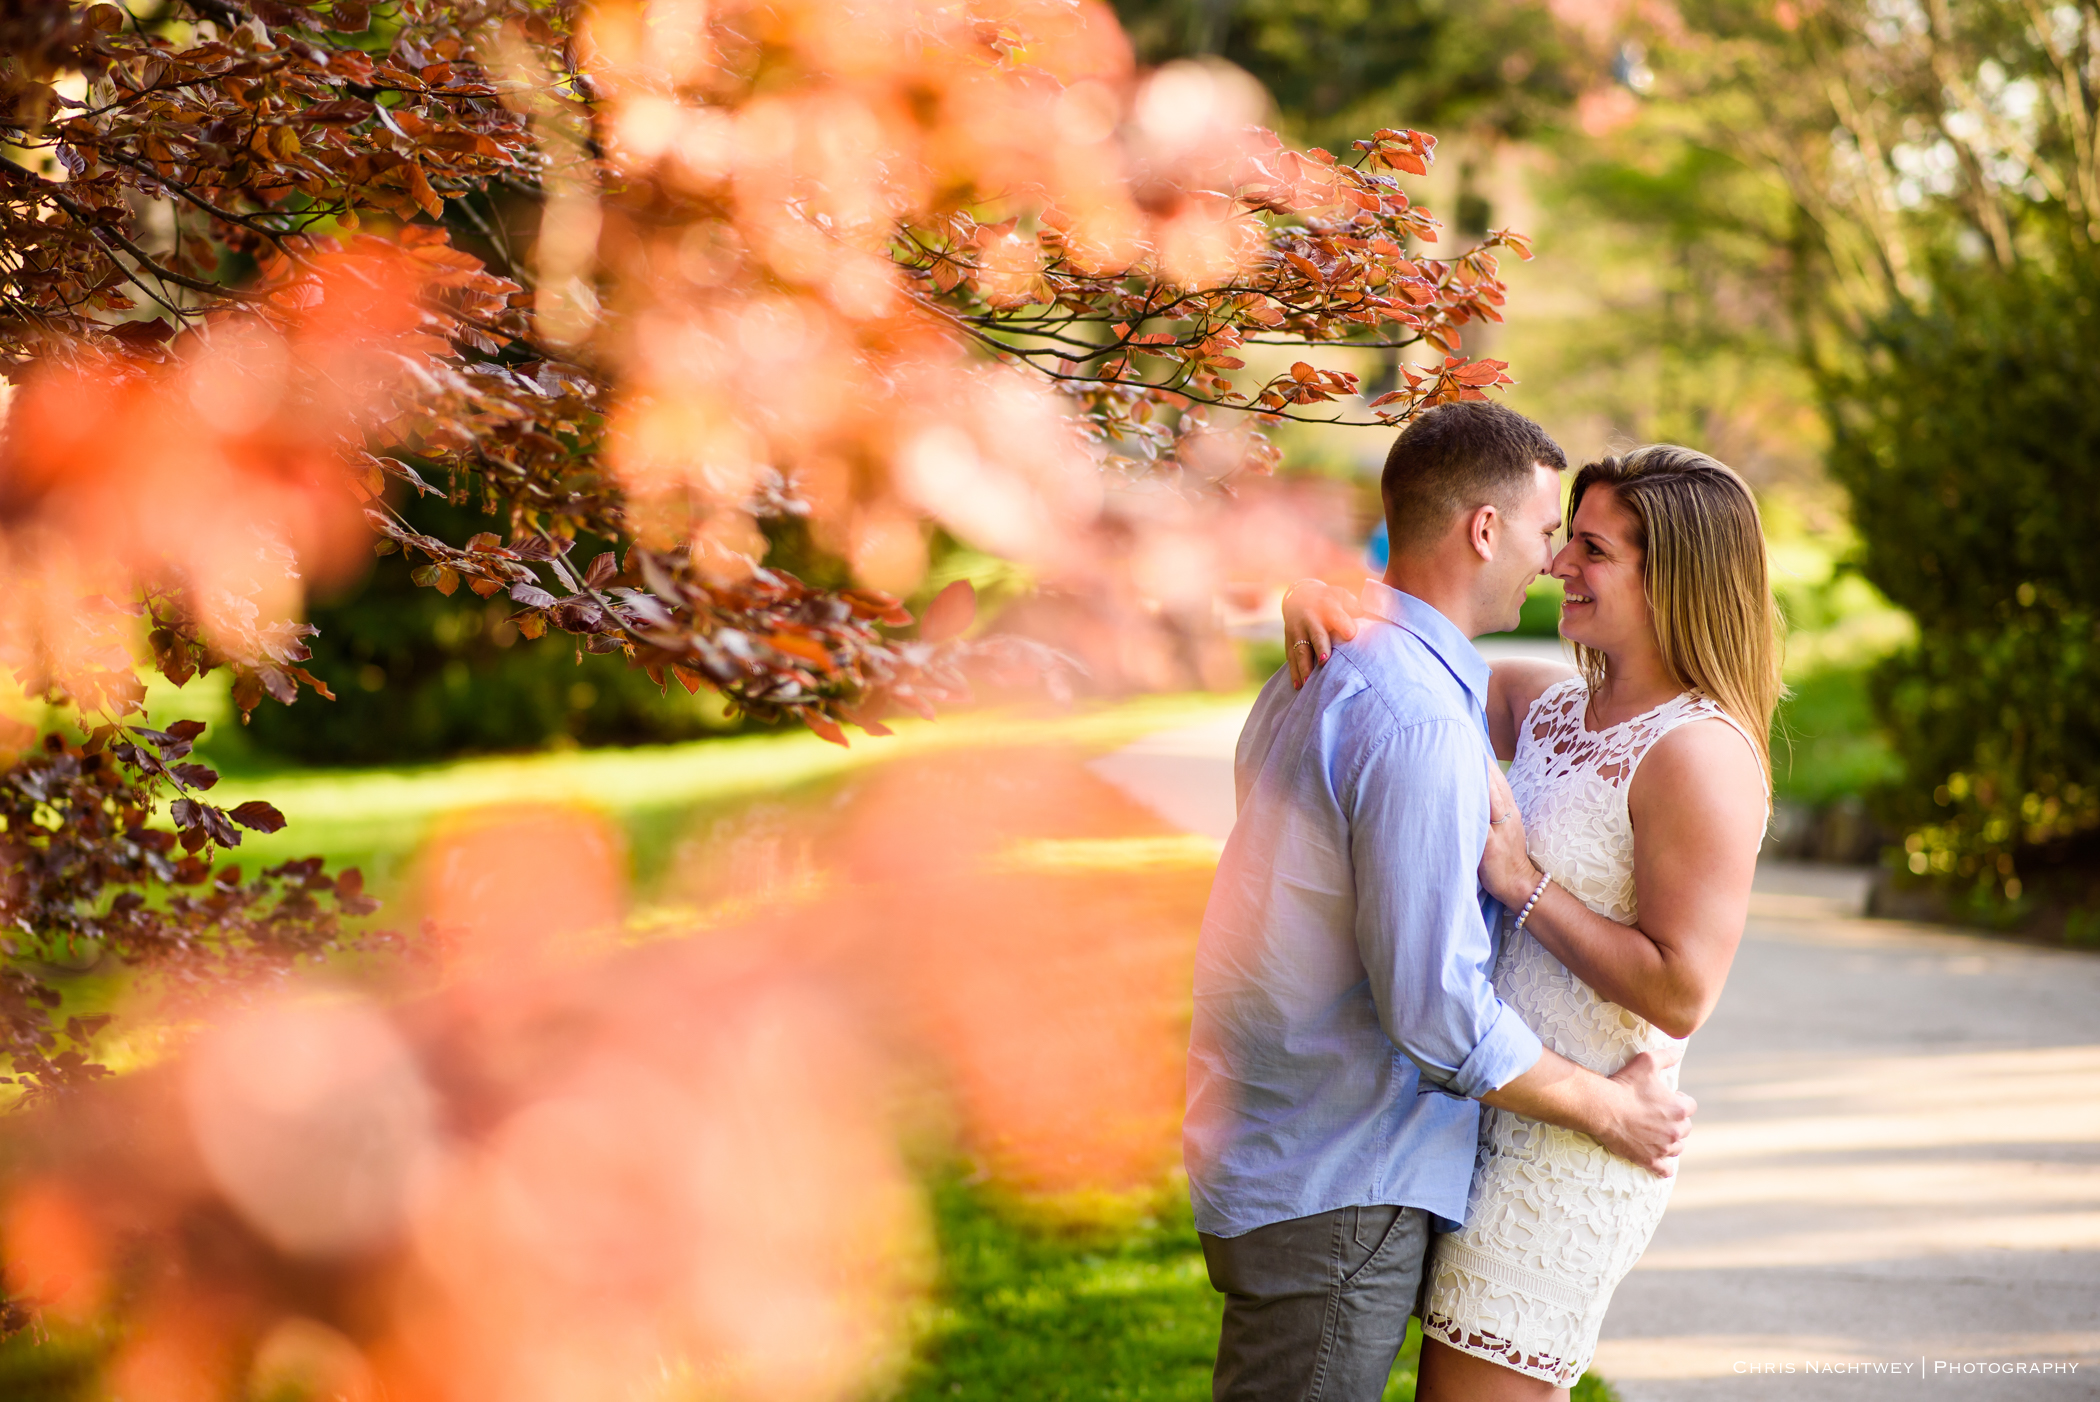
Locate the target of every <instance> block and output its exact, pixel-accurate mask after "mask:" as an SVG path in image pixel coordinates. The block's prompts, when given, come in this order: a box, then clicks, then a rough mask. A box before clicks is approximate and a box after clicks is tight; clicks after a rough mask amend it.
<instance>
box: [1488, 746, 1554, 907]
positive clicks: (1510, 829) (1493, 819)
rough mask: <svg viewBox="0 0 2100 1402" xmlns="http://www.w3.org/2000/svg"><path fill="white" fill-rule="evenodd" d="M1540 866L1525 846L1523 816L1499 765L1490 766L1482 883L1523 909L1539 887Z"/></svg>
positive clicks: (1489, 889) (1499, 898)
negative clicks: (1486, 838)
mask: <svg viewBox="0 0 2100 1402" xmlns="http://www.w3.org/2000/svg"><path fill="white" fill-rule="evenodd" d="M1540 875H1541V873H1540V871H1539V869H1538V867H1537V865H1536V864H1534V863H1533V862H1532V860H1531V853H1530V852H1529V850H1527V849H1526V847H1525V845H1524V815H1523V814H1522V813H1519V812H1518V811H1517V796H1516V795H1515V794H1513V793H1511V792H1510V790H1509V780H1508V779H1507V778H1505V777H1503V773H1502V770H1501V769H1500V768H1499V767H1497V766H1496V765H1492V764H1491V765H1489V766H1488V840H1487V850H1486V851H1484V852H1482V853H1481V854H1480V884H1481V887H1482V888H1483V889H1484V890H1486V892H1487V893H1488V894H1489V895H1491V896H1493V897H1494V898H1495V899H1496V900H1498V901H1500V902H1502V904H1504V905H1506V906H1508V907H1509V908H1510V909H1511V910H1522V909H1523V908H1524V902H1526V901H1528V900H1530V899H1531V893H1532V892H1533V891H1535V890H1537V889H1538V884H1539V876H1540Z"/></svg>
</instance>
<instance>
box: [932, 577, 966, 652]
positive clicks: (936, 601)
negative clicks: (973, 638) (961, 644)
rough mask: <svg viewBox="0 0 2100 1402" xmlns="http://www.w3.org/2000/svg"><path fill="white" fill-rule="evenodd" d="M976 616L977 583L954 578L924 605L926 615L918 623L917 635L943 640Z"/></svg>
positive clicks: (939, 641) (953, 634)
mask: <svg viewBox="0 0 2100 1402" xmlns="http://www.w3.org/2000/svg"><path fill="white" fill-rule="evenodd" d="M976 617H977V586H976V585H974V584H972V583H970V581H969V580H967V579H958V580H956V581H955V582H954V583H953V584H950V585H949V586H948V587H947V588H945V589H943V590H942V591H941V592H940V593H938V594H936V595H934V596H933V602H932V603H930V604H928V605H927V606H926V617H925V619H924V620H923V621H922V622H921V623H920V624H919V636H920V637H922V638H924V639H925V640H926V641H928V642H930V643H944V642H946V641H948V639H950V638H953V637H956V636H958V635H959V634H960V633H961V632H962V631H963V629H965V628H967V627H969V626H970V624H971V622H972V621H973V620H975V619H976Z"/></svg>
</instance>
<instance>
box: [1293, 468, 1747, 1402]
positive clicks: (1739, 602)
mask: <svg viewBox="0 0 2100 1402" xmlns="http://www.w3.org/2000/svg"><path fill="white" fill-rule="evenodd" d="M1569 507H1570V516H1571V518H1572V519H1571V524H1570V527H1569V539H1568V543H1567V545H1566V546H1565V548H1563V549H1562V550H1561V551H1560V552H1559V554H1558V555H1557V556H1556V557H1555V559H1554V561H1553V566H1552V571H1551V572H1552V574H1553V576H1554V577H1555V578H1556V579H1558V580H1560V582H1561V584H1562V587H1563V589H1564V590H1565V594H1566V602H1565V604H1564V605H1563V609H1562V615H1561V634H1562V636H1564V637H1566V638H1567V639H1568V640H1569V641H1570V642H1572V643H1574V644H1575V653H1576V659H1577V662H1578V664H1579V671H1571V670H1570V669H1569V668H1567V667H1564V666H1559V665H1557V664H1553V663H1545V662H1523V661H1516V662H1503V663H1498V664H1496V665H1495V667H1494V669H1493V677H1494V679H1493V684H1492V686H1491V687H1490V692H1489V699H1488V723H1489V731H1490V734H1491V737H1492V739H1493V741H1494V745H1495V749H1496V752H1497V754H1498V755H1499V757H1501V758H1502V759H1505V760H1509V761H1511V763H1510V768H1509V777H1508V780H1507V782H1506V783H1505V782H1504V781H1503V780H1502V778H1501V776H1500V775H1499V774H1495V775H1492V776H1491V779H1490V782H1491V784H1493V785H1494V787H1495V790H1496V801H1495V804H1494V810H1495V812H1496V813H1497V815H1498V819H1497V822H1496V824H1495V826H1494V827H1493V828H1492V829H1491V831H1490V833H1489V835H1488V844H1487V854H1486V856H1485V857H1484V858H1483V859H1482V862H1481V868H1480V879H1481V884H1482V885H1483V886H1484V887H1485V888H1486V889H1487V890H1488V891H1489V892H1490V893H1491V894H1493V895H1494V896H1495V897H1496V898H1497V899H1498V900H1500V901H1501V903H1502V904H1503V905H1504V906H1505V907H1507V908H1508V910H1509V911H1511V912H1518V911H1522V910H1524V909H1525V907H1526V906H1527V904H1528V905H1529V907H1530V909H1529V914H1528V916H1526V917H1525V919H1524V921H1523V925H1522V928H1521V929H1517V928H1513V927H1514V924H1515V920H1514V916H1510V917H1505V920H1504V924H1503V929H1502V932H1501V935H1502V938H1501V953H1500V957H1499V959H1498V961H1497V964H1496V968H1495V976H1494V982H1495V986H1496V990H1497V991H1498V992H1499V993H1500V994H1501V996H1502V998H1503V1000H1504V1001H1505V1002H1507V1003H1508V1004H1509V1005H1510V1006H1511V1007H1512V1008H1513V1009H1515V1010H1516V1012H1517V1013H1518V1014H1520V1015H1521V1016H1522V1017H1523V1018H1524V1019H1525V1021H1526V1022H1527V1023H1529V1024H1530V1025H1531V1028H1532V1030H1533V1031H1535V1032H1537V1033H1538V1034H1539V1037H1540V1039H1541V1040H1542V1041H1543V1042H1544V1043H1545V1044H1546V1045H1547V1046H1548V1047H1551V1048H1552V1049H1553V1050H1554V1051H1556V1052H1559V1053H1560V1054H1561V1055H1563V1056H1565V1057H1568V1058H1569V1059H1570V1060H1573V1061H1576V1062H1579V1063H1581V1064H1582V1065H1584V1066H1586V1067H1588V1068H1589V1069H1590V1070H1592V1071H1596V1072H1598V1073H1600V1074H1603V1075H1609V1074H1611V1073H1612V1072H1614V1071H1616V1070H1618V1069H1619V1068H1620V1067H1621V1066H1623V1065H1624V1064H1625V1063H1626V1062H1627V1061H1629V1060H1631V1059H1632V1058H1633V1057H1634V1056H1636V1055H1638V1054H1640V1053H1642V1052H1648V1053H1652V1054H1654V1055H1655V1056H1656V1057H1657V1058H1658V1060H1661V1061H1665V1062H1669V1063H1672V1064H1673V1066H1674V1063H1675V1061H1676V1060H1677V1059H1678V1057H1680V1056H1681V1054H1682V1052H1683V1048H1684V1045H1685V1042H1684V1039H1686V1038H1688V1037H1690V1036H1691V1034H1692V1032H1693V1031H1694V1030H1695V1029H1696V1028H1697V1027H1698V1026H1699V1024H1700V1023H1701V1022H1703V1021H1705V1019H1706V1016H1707V1014H1708V1013H1709V1012H1711V1011H1712V1009H1713V1006H1714V1003H1715V1000H1716V999H1718V998H1719V996H1720V992H1721V984H1722V982H1723V980H1725V979H1726V977H1727V974H1728V968H1729V964H1730V963H1731V962H1732V960H1733V959H1734V956H1735V948H1736V943H1737V941H1738V940H1739V939H1740V938H1741V935H1742V929H1743V921H1744V918H1745V915H1746V913H1747V910H1748V906H1749V895H1750V880H1751V876H1752V873H1753V871H1754V868H1755V865H1756V858H1757V849H1758V846H1759V843H1760V842H1761V840H1762V838H1763V835H1764V829H1765V822H1766V818H1767V814H1768V809H1769V801H1768V800H1769V793H1770V784H1769V775H1770V768H1771V761H1770V756H1769V754H1768V753H1767V749H1766V743H1765V739H1764V737H1765V736H1766V735H1767V734H1769V732H1770V726H1771V718H1772V709H1773V707H1774V705H1775V704H1776V703H1777V701H1778V698H1779V696H1780V693H1781V685H1780V681H1779V644H1778V636H1779V630H1778V617H1779V616H1778V610H1777V607H1776V606H1775V604H1774V603H1773V600H1772V593H1771V587H1770V583H1769V579H1768V575H1767V567H1766V560H1765V547H1764V536H1763V531H1762V527H1761V524H1760V522H1759V520H1758V514H1757V505H1756V502H1755V499H1754V498H1753V497H1752V496H1751V494H1750V491H1749V489H1748V488H1747V487H1746V486H1745V485H1744V484H1743V482H1742V480H1741V479H1740V478H1738V477H1737V476H1736V475H1735V474H1734V473H1733V472H1731V471H1730V470H1729V469H1728V468H1726V467H1724V466H1722V465H1721V464H1720V463H1718V462H1716V461H1714V460H1713V459H1712V458H1709V457H1707V456H1705V455H1704V454H1701V453H1695V452H1692V451H1691V450H1689V449H1685V448H1677V447H1670V446H1667V445H1660V446H1654V447H1648V448H1643V449H1640V450H1639V451H1637V452H1634V453H1631V454H1628V455H1627V456H1625V457H1623V458H1607V459H1605V460H1604V461H1602V462H1597V463H1592V464H1590V465H1589V466H1587V467H1585V468H1583V469H1582V471H1581V472H1580V473H1578V474H1577V476H1576V479H1575V484H1574V488H1573V491H1572V494H1571V499H1570V504H1569ZM1349 602H1350V601H1349V599H1348V596H1347V595H1345V594H1342V593H1340V592H1339V591H1335V590H1331V589H1327V588H1325V587H1324V586H1320V585H1317V584H1313V583H1307V584H1304V585H1301V586H1296V587H1294V588H1293V589H1292V591H1291V595H1290V596H1289V598H1288V599H1287V600H1286V604H1285V615H1286V621H1287V624H1288V631H1289V636H1290V639H1291V641H1292V643H1293V644H1295V643H1296V642H1297V641H1299V640H1307V641H1310V642H1311V643H1312V644H1313V647H1312V651H1314V652H1315V653H1317V654H1318V656H1319V657H1320V658H1321V659H1322V660H1324V659H1325V657H1326V655H1327V651H1328V648H1329V646H1330V642H1329V638H1330V636H1332V637H1337V638H1348V637H1353V636H1354V635H1355V631H1356V629H1355V623H1354V620H1353V619H1352V618H1351V617H1350V609H1349ZM1305 651H1306V649H1302V648H1297V647H1295V646H1293V647H1292V648H1291V653H1292V656H1293V659H1294V664H1293V665H1294V672H1297V673H1302V672H1303V671H1309V670H1310V665H1311V664H1310V662H1308V663H1307V664H1304V665H1303V666H1302V667H1301V666H1300V665H1299V664H1297V663H1296V660H1295V659H1296V658H1298V657H1300V656H1302V655H1303V654H1304V652H1305ZM1298 679H1299V680H1302V675H1300V676H1299V677H1298ZM1534 895H1536V899H1535V900H1534ZM1672 1074H1673V1076H1674V1070H1673V1072H1672ZM1669 1193H1670V1180H1669V1179H1667V1178H1658V1177H1655V1176H1654V1175H1652V1174H1650V1173H1648V1172H1646V1171H1645V1170H1643V1169H1641V1168H1638V1167H1636V1166H1635V1165H1633V1164H1631V1163H1628V1162H1626V1161H1625V1160H1623V1159H1619V1158H1616V1157H1614V1156H1613V1155H1611V1154H1610V1153H1608V1152H1606V1150H1605V1149H1604V1148H1603V1146H1602V1145H1600V1144H1599V1143H1598V1142H1597V1141H1596V1140H1594V1139H1592V1138H1590V1137H1589V1136H1588V1135H1584V1134H1579V1133H1576V1132H1574V1131H1572V1130H1566V1129H1561V1128H1558V1127H1556V1126H1553V1125H1549V1124H1544V1123H1541V1122H1540V1121H1537V1120H1532V1119H1528V1118H1526V1117H1524V1116H1522V1115H1517V1114H1512V1113H1510V1112H1508V1111H1503V1110H1497V1109H1493V1108H1484V1109H1483V1113H1482V1117H1481V1134H1480V1149H1479V1157H1478V1159H1477V1161H1476V1166H1475V1169H1474V1175H1473V1185H1472V1190H1471V1194H1470V1196H1469V1199H1468V1203H1467V1210H1466V1221H1465V1225H1464V1227H1463V1228H1462V1229H1461V1230H1460V1231H1458V1232H1455V1233H1452V1234H1450V1235H1447V1236H1442V1237H1439V1238H1438V1239H1437V1243H1436V1247H1435V1250H1434V1258H1433V1261H1432V1263H1431V1265H1430V1266H1429V1269H1428V1279H1427V1289H1426V1292H1425V1295H1424V1301H1423V1308H1422V1314H1423V1333H1424V1346H1423V1353H1422V1370H1421V1382H1420V1387H1419V1390H1418V1392H1417V1397H1418V1399H1420V1402H1461V1400H1462V1402H1499V1399H1519V1398H1526V1399H1528V1398H1550V1397H1556V1396H1558V1397H1565V1396H1566V1395H1567V1394H1566V1391H1565V1390H1566V1388H1567V1387H1568V1386H1569V1384H1571V1383H1573V1382H1574V1381H1575V1379H1577V1378H1578V1377H1580V1376H1581V1375H1582V1372H1583V1370H1584V1368H1585V1367H1586V1366H1587V1365H1588V1363H1589V1361H1590V1357H1591V1354H1592V1353H1593V1352H1594V1351H1595V1348H1596V1343H1597V1331H1598V1327H1599V1325H1600V1324H1601V1323H1602V1322H1603V1318H1604V1312H1605V1309H1606V1307H1607V1306H1608V1305H1609V1304H1610V1303H1611V1295H1612V1291H1613V1290H1614V1289H1615V1288H1616V1287H1617V1285H1618V1283H1619V1281H1620V1280H1621V1279H1622V1278H1624V1276H1625V1274H1626V1272H1627V1271H1629V1270H1630V1269H1632V1267H1633V1263H1634V1262H1635V1261H1636V1260H1637V1259H1638V1258H1639V1257H1640V1254H1641V1252H1642V1251H1643V1250H1644V1249H1645V1248H1646V1247H1647V1244H1648V1240H1649V1238H1650V1237H1651V1236H1652V1235H1653V1234H1654V1232H1655V1227H1656V1224H1657V1223H1658V1222H1659V1221H1660V1220H1661V1218H1662V1213H1663V1208H1664V1205H1665V1204H1666V1203H1667V1202H1668V1199H1669Z"/></svg>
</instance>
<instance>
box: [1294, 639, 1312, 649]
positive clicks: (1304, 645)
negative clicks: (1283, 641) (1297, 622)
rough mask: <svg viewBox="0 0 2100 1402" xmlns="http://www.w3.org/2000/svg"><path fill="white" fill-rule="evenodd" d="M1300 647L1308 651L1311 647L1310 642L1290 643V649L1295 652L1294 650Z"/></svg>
mask: <svg viewBox="0 0 2100 1402" xmlns="http://www.w3.org/2000/svg"><path fill="white" fill-rule="evenodd" d="M1301 647H1302V648H1305V649H1306V650H1307V651H1310V650H1311V649H1312V644H1311V643H1308V642H1302V641H1301V642H1295V643H1292V644H1291V651H1293V652H1296V651H1297V650H1298V649H1299V648H1301Z"/></svg>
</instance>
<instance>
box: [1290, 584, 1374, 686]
mask: <svg viewBox="0 0 2100 1402" xmlns="http://www.w3.org/2000/svg"><path fill="white" fill-rule="evenodd" d="M1355 602H1356V601H1355V600H1354V599H1353V598H1352V597H1351V596H1350V594H1349V592H1348V591H1347V590H1345V589H1336V588H1334V587H1333V586H1332V585H1329V584H1327V583H1325V582H1323V581H1321V580H1317V579H1301V580H1299V581H1298V582H1297V583H1296V584H1293V585H1292V586H1291V587H1290V588H1289V589H1287V590H1285V591H1284V595H1283V646H1284V653H1285V655H1286V657H1287V658H1288V659H1289V661H1290V667H1291V685H1292V686H1293V687H1302V686H1304V685H1305V679H1306V678H1307V677H1309V676H1311V675H1312V674H1313V668H1315V667H1317V666H1319V665H1320V664H1321V663H1322V662H1325V661H1326V660H1327V654H1328V653H1330V652H1332V651H1333V650H1334V645H1335V644H1336V643H1338V642H1340V643H1346V642H1348V641H1349V640H1350V639H1351V638H1353V637H1355V636H1356V615H1355V613H1354V611H1353V610H1354V605H1355Z"/></svg>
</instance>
